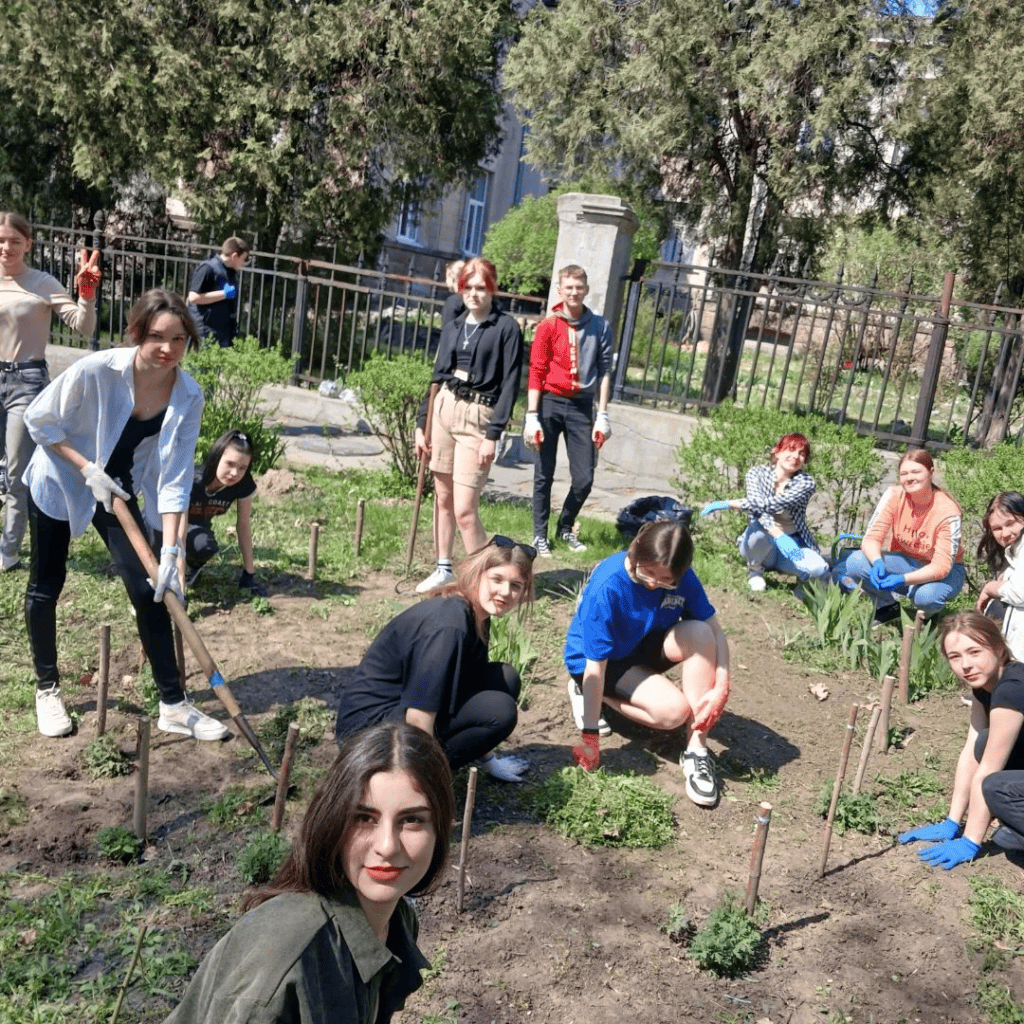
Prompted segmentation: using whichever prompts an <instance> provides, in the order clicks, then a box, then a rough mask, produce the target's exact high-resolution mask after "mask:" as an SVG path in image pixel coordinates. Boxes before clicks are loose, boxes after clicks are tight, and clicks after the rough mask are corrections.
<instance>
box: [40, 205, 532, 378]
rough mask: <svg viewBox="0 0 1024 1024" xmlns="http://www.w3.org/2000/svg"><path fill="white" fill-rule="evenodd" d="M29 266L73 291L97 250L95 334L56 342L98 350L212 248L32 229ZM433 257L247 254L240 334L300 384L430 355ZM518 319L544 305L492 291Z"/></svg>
mask: <svg viewBox="0 0 1024 1024" xmlns="http://www.w3.org/2000/svg"><path fill="white" fill-rule="evenodd" d="M33 237H34V239H35V246H34V249H33V256H32V259H33V263H34V265H36V266H38V267H40V269H43V270H45V271H47V272H48V273H50V274H53V276H54V277H56V278H58V280H61V281H63V282H65V283H66V284H68V285H69V286H70V284H71V282H72V281H73V278H74V274H75V269H76V253H77V251H78V250H79V249H81V248H82V247H83V245H85V246H88V247H90V248H98V249H100V251H101V269H102V273H103V279H102V282H101V285H100V289H99V294H98V297H97V303H98V312H99V315H98V318H97V320H98V322H97V327H96V332H95V334H94V335H93V337H92V338H91V339H89V340H88V341H85V340H83V339H82V338H81V337H80V336H77V335H74V334H73V333H72V332H71V331H70V330H69V329H68V328H66V327H65V326H64V325H63V324H62V323H56V324H55V325H54V329H53V334H52V339H53V341H54V342H55V343H57V344H63V345H71V346H79V347H81V346H83V345H86V344H88V345H89V346H90V347H92V348H105V347H107V346H109V345H111V344H118V343H119V342H120V340H121V338H122V336H123V334H124V328H125V324H126V321H127V314H128V311H129V309H130V308H131V305H132V303H133V302H134V301H135V300H136V299H137V298H138V297H139V296H140V295H141V294H142V293H143V292H144V291H146V290H147V289H149V288H166V289H168V290H169V291H173V292H177V293H178V294H180V295H185V294H186V293H187V291H188V282H189V279H190V278H191V276H192V272H193V271H194V270H195V268H196V266H197V265H198V264H199V263H200V262H201V261H202V260H204V259H208V258H209V256H210V255H211V254H212V253H214V252H216V251H217V249H216V247H211V246H208V245H200V244H198V243H196V242H193V241H189V240H180V239H173V238H168V239H154V238H141V237H133V236H126V235H119V236H117V237H116V238H114V237H112V238H107V237H106V236H105V235H104V234H103V232H102V231H101V230H97V231H95V232H94V231H87V232H81V231H74V230H73V229H71V228H67V227H55V226H48V225H35V226H34V227H33ZM441 273H442V266H441V263H440V261H439V262H438V266H437V268H436V269H435V278H434V279H433V280H431V279H428V278H417V277H410V276H403V275H399V274H387V273H384V272H381V271H378V270H375V269H372V268H365V267H352V266H347V265H343V264H338V263H332V262H330V261H327V260H318V259H309V258H303V257H300V256H294V255H289V254H285V253H277V252H274V253H270V252H259V251H257V252H254V253H253V254H252V260H251V262H250V264H249V266H247V267H246V268H245V270H243V271H242V272H241V274H240V281H239V288H238V328H239V334H240V335H252V336H253V337H255V338H257V339H258V340H259V342H260V345H261V346H262V347H274V348H277V349H279V351H281V353H282V354H284V355H285V356H288V357H290V358H292V359H293V360H294V365H295V377H296V380H297V381H300V380H301V381H305V382H311V383H316V382H318V381H320V380H325V379H329V380H335V379H339V378H342V377H344V375H345V374H346V373H348V372H349V371H351V370H353V369H355V368H357V367H358V366H359V365H361V363H362V362H363V360H364V359H365V358H366V357H367V355H369V354H370V353H371V352H382V353H386V354H388V355H389V356H390V355H394V354H397V353H408V354H416V353H420V354H422V356H423V358H424V359H433V357H434V355H435V354H436V351H437V344H438V342H439V340H440V336H441V308H442V306H443V305H444V300H445V299H446V298H447V295H448V293H447V291H446V289H445V287H444V283H443V281H442V280H441ZM499 297H500V301H502V303H503V304H504V307H505V308H506V309H507V310H509V311H510V312H511V313H512V314H513V315H515V316H523V317H535V316H537V315H538V314H539V313H540V311H541V307H542V305H543V300H541V299H537V298H536V297H534V296H524V295H515V294H510V293H499Z"/></svg>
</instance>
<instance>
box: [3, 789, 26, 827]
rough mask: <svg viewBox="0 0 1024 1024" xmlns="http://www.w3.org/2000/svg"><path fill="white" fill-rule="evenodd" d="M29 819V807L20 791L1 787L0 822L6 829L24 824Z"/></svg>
mask: <svg viewBox="0 0 1024 1024" xmlns="http://www.w3.org/2000/svg"><path fill="white" fill-rule="evenodd" d="M26 821H28V807H27V806H26V805H25V800H24V798H23V797H22V796H21V794H20V793H16V792H15V791H14V790H13V789H0V824H2V825H3V826H4V828H5V829H9V828H14V827H15V826H17V825H23V824H24V823H25V822H26Z"/></svg>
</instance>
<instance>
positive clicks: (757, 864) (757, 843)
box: [747, 803, 772, 917]
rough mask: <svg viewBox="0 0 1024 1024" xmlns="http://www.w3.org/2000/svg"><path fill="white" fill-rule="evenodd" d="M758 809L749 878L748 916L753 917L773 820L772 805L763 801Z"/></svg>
mask: <svg viewBox="0 0 1024 1024" xmlns="http://www.w3.org/2000/svg"><path fill="white" fill-rule="evenodd" d="M757 811H758V813H757V831H756V832H755V833H754V848H753V850H751V853H750V875H749V876H748V878H747V916H748V917H753V916H754V911H755V910H756V909H757V887H758V886H759V885H760V884H761V862H762V861H763V860H764V844H765V843H766V842H767V840H768V826H769V824H771V820H772V805H771V804H768V803H763V804H761V805H760V807H758V809H757Z"/></svg>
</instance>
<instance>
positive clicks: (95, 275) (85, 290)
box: [75, 249, 100, 302]
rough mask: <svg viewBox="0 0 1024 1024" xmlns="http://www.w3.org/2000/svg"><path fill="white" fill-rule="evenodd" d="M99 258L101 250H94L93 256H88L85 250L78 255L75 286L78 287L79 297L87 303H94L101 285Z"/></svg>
mask: <svg viewBox="0 0 1024 1024" xmlns="http://www.w3.org/2000/svg"><path fill="white" fill-rule="evenodd" d="M99 258H100V251H99V249H93V251H92V255H91V256H87V254H86V251H85V249H83V250H82V251H81V252H80V253H79V254H78V273H77V274H76V275H75V284H76V285H77V286H78V294H79V296H80V297H81V298H83V299H85V301H86V302H92V300H93V299H95V298H96V286H97V285H98V284H99V283H100V271H99V268H98V267H97V266H96V264H97V263H98V262H99Z"/></svg>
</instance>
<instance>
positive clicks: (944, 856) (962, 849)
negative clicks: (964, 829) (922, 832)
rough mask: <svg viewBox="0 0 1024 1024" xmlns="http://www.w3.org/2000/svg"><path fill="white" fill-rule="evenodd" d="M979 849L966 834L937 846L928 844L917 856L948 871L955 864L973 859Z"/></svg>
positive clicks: (934, 866)
mask: <svg viewBox="0 0 1024 1024" xmlns="http://www.w3.org/2000/svg"><path fill="white" fill-rule="evenodd" d="M980 849H981V847H980V846H979V845H978V844H977V843H975V842H973V841H972V840H970V839H968V838H967V836H961V837H960V838H959V839H950V840H949V841H948V842H945V843H939V845H938V846H929V847H928V849H927V850H922V851H921V852H920V853H919V854H918V856H919V857H920V858H921V860H923V861H924V862H925V864H930V865H931V866H932V867H933V868H945V869H946V871H949V870H950V869H951V868H955V867H956V866H957V864H966V863H967V862H968V861H972V860H974V858H975V857H977V856H978V851H979V850H980Z"/></svg>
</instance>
